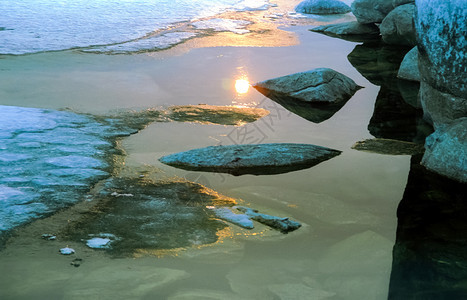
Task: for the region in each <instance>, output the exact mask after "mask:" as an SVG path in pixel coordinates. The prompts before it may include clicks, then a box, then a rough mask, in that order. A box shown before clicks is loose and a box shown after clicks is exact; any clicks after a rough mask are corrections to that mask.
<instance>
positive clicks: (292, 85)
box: [253, 68, 361, 104]
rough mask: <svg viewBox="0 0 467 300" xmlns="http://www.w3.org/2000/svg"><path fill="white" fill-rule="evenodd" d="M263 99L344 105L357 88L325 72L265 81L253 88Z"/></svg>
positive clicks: (338, 74) (348, 80)
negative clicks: (276, 98)
mask: <svg viewBox="0 0 467 300" xmlns="http://www.w3.org/2000/svg"><path fill="white" fill-rule="evenodd" d="M253 87H254V88H256V89H257V90H258V91H259V92H261V93H262V94H264V95H265V96H266V97H275V95H278V96H279V97H284V96H286V97H290V98H293V99H296V100H300V101H305V102H313V103H320V104H330V103H337V102H341V101H347V100H348V99H350V97H352V96H353V94H354V93H355V92H356V91H357V90H359V89H360V88H361V86H358V85H357V84H356V83H355V82H354V81H353V80H352V79H350V78H349V77H347V76H345V75H343V74H341V73H339V72H336V71H334V70H332V69H329V68H317V69H313V70H310V71H306V72H300V73H295V74H291V75H287V76H282V77H278V78H273V79H269V80H266V81H262V82H258V83H256V84H254V85H253Z"/></svg>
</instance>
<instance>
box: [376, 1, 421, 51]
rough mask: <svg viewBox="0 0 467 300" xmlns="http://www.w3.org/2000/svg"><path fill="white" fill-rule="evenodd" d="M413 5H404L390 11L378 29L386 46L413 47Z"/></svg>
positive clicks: (414, 40) (414, 43)
mask: <svg viewBox="0 0 467 300" xmlns="http://www.w3.org/2000/svg"><path fill="white" fill-rule="evenodd" d="M414 11H415V5H414V4H404V5H401V6H398V7H396V8H395V9H394V10H392V11H391V12H390V13H389V14H388V15H387V16H386V17H385V18H384V20H383V22H382V23H381V26H380V27H379V29H380V31H381V36H382V38H383V41H384V42H386V43H388V44H395V45H406V46H415V45H416V39H415V27H414V23H413V15H414Z"/></svg>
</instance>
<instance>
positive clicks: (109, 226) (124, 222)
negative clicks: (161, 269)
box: [64, 177, 235, 256]
mask: <svg viewBox="0 0 467 300" xmlns="http://www.w3.org/2000/svg"><path fill="white" fill-rule="evenodd" d="M96 200H97V201H99V204H98V205H97V206H96V208H95V209H94V210H92V211H91V212H89V213H86V214H84V215H83V217H82V218H81V219H80V220H78V221H77V222H74V223H71V224H70V225H69V226H68V227H67V228H66V229H65V231H64V234H65V235H66V236H68V237H69V238H70V239H72V240H76V241H80V242H85V241H86V240H87V239H89V238H90V236H95V235H99V234H101V235H102V233H105V234H106V235H113V236H115V237H116V238H115V239H114V240H113V241H112V244H111V247H109V248H108V249H105V251H107V252H108V253H110V254H112V255H116V256H128V255H133V254H135V252H137V251H145V250H151V249H154V250H157V249H175V248H181V247H188V246H193V245H203V244H209V243H214V242H216V241H217V240H218V236H217V232H218V231H220V230H222V229H224V228H225V227H226V225H225V224H224V223H222V222H221V221H219V220H217V219H216V218H215V216H214V215H213V213H212V211H211V210H210V209H208V208H206V206H217V205H231V204H234V203H235V201H234V200H233V199H231V198H227V197H223V196H220V195H218V194H217V193H215V192H214V191H212V190H210V189H207V188H205V187H204V186H202V185H199V184H196V183H191V182H187V181H162V182H161V181H157V182H156V181H153V180H150V179H146V178H145V177H135V178H124V177H119V178H112V179H109V180H107V181H106V182H105V184H104V187H103V189H102V190H101V191H100V192H99V194H98V195H97V196H96Z"/></svg>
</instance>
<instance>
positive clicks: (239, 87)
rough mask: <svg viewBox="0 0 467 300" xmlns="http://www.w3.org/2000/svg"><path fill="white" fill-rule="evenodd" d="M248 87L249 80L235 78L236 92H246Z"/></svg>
mask: <svg viewBox="0 0 467 300" xmlns="http://www.w3.org/2000/svg"><path fill="white" fill-rule="evenodd" d="M249 89H250V82H249V81H248V79H245V78H241V79H237V80H235V90H236V91H237V93H238V94H246V93H247V92H248V90H249Z"/></svg>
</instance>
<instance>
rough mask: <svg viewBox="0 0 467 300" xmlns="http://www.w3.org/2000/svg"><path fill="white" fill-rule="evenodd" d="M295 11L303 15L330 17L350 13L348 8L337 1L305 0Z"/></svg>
mask: <svg viewBox="0 0 467 300" xmlns="http://www.w3.org/2000/svg"><path fill="white" fill-rule="evenodd" d="M295 10H296V11H297V12H299V13H304V14H317V15H332V14H346V13H348V12H350V7H349V6H348V5H347V4H345V3H344V2H342V1H339V0H305V1H302V2H300V3H299V4H298V5H297V7H295Z"/></svg>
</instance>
